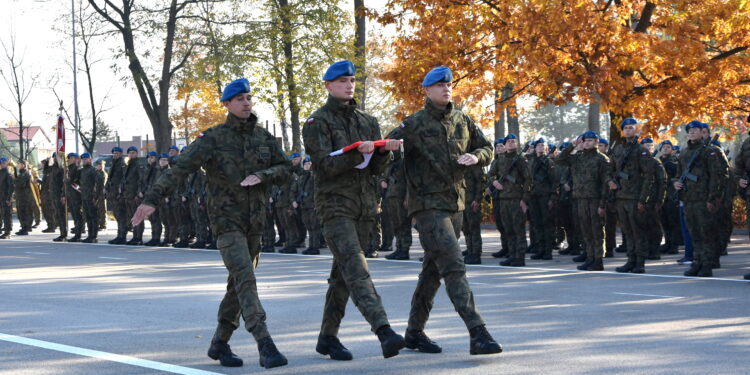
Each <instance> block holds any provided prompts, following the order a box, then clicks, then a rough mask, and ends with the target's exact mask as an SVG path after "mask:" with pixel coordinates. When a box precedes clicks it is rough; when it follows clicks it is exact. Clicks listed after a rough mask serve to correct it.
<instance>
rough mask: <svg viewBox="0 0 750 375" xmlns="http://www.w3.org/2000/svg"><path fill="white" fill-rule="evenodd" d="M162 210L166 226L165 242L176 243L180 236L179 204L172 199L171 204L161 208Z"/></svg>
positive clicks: (164, 204)
mask: <svg viewBox="0 0 750 375" xmlns="http://www.w3.org/2000/svg"><path fill="white" fill-rule="evenodd" d="M159 209H160V210H161V215H160V216H161V221H162V224H163V225H164V242H166V243H171V244H173V243H175V242H177V237H178V236H179V235H180V221H179V217H178V216H177V215H179V213H180V208H179V204H178V203H176V202H174V201H173V200H171V199H170V201H169V202H166V203H163V204H161V205H160V206H159Z"/></svg>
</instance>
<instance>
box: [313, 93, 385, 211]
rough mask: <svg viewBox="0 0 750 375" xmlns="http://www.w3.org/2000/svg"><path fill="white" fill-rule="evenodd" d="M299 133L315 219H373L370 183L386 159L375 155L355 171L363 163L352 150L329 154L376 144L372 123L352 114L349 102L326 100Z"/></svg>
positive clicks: (362, 115) (377, 129) (374, 202)
mask: <svg viewBox="0 0 750 375" xmlns="http://www.w3.org/2000/svg"><path fill="white" fill-rule="evenodd" d="M302 133H303V136H304V140H305V150H306V151H307V153H308V154H309V155H310V158H311V159H312V163H313V164H312V168H313V173H314V174H315V209H316V210H317V212H318V216H319V217H320V219H321V220H322V221H325V220H327V219H330V218H332V217H336V216H343V217H351V218H357V217H373V216H375V215H376V206H377V199H376V198H377V192H376V190H375V184H373V183H372V181H373V179H372V177H373V176H377V175H380V174H382V173H383V171H384V170H385V167H386V166H387V165H388V162H389V161H390V159H391V153H390V152H386V153H381V152H380V151H375V152H374V153H373V154H372V159H371V160H370V163H369V164H368V165H367V167H365V168H364V169H357V168H355V166H357V165H359V164H360V163H362V162H363V161H364V157H363V156H362V154H361V153H359V152H357V150H352V151H349V152H347V153H345V154H343V155H339V156H330V155H329V154H330V153H331V152H333V151H336V150H339V149H341V148H343V147H345V146H348V145H350V144H352V143H354V142H357V141H373V140H378V139H381V136H380V125H378V121H377V120H376V119H375V118H374V117H372V116H370V115H368V114H366V113H364V112H362V111H360V110H359V109H357V106H356V102H355V101H354V100H352V101H351V102H350V103H348V104H343V103H341V102H340V101H338V100H336V99H334V98H333V97H331V96H329V97H328V101H327V102H326V104H325V105H324V106H323V107H321V108H319V109H318V110H316V111H315V112H314V113H313V114H312V116H310V118H309V119H307V121H306V123H305V127H304V128H303V129H302Z"/></svg>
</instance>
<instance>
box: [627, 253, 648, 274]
mask: <svg viewBox="0 0 750 375" xmlns="http://www.w3.org/2000/svg"><path fill="white" fill-rule="evenodd" d="M630 272H632V273H646V258H642V257H636V259H635V266H634V267H633V269H632V270H631V271H630Z"/></svg>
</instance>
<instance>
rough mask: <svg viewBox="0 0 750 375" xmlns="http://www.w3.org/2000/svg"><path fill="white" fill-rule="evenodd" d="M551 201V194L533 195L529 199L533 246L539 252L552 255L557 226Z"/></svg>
mask: <svg viewBox="0 0 750 375" xmlns="http://www.w3.org/2000/svg"><path fill="white" fill-rule="evenodd" d="M549 201H550V196H549V195H539V196H533V197H531V199H530V200H529V224H530V227H531V228H530V230H531V233H530V234H531V236H530V237H531V248H533V249H534V250H535V251H536V252H537V253H539V254H548V255H552V246H554V242H555V231H554V229H555V228H554V220H552V212H551V211H550V207H549Z"/></svg>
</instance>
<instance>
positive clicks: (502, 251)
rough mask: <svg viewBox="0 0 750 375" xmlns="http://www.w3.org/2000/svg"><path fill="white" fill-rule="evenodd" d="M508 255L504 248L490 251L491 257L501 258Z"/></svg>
mask: <svg viewBox="0 0 750 375" xmlns="http://www.w3.org/2000/svg"><path fill="white" fill-rule="evenodd" d="M507 256H508V250H506V249H500V251H496V252H494V253H492V257H493V258H503V257H507Z"/></svg>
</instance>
